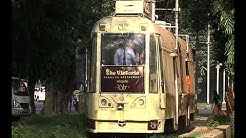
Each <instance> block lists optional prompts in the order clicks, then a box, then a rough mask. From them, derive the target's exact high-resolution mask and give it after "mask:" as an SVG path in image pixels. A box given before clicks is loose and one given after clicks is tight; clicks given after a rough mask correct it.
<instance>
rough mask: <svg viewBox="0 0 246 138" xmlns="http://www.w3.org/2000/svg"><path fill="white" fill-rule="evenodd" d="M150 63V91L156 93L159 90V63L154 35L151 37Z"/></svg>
mask: <svg viewBox="0 0 246 138" xmlns="http://www.w3.org/2000/svg"><path fill="white" fill-rule="evenodd" d="M149 64H150V76H149V78H150V83H149V88H150V92H152V93H156V92H157V63H156V42H155V39H154V36H151V37H150V56H149Z"/></svg>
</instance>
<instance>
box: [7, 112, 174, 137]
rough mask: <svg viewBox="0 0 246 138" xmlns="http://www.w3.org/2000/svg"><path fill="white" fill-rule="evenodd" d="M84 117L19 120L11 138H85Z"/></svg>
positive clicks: (41, 117)
mask: <svg viewBox="0 0 246 138" xmlns="http://www.w3.org/2000/svg"><path fill="white" fill-rule="evenodd" d="M85 124H86V117H85V116H84V115H80V114H73V115H58V116H51V117H45V116H41V115H37V116H30V117H25V118H21V119H20V120H19V121H18V122H12V134H11V135H12V138H87V137H88V136H87V133H86V130H85ZM150 138H178V136H176V135H174V134H171V135H157V134H156V135H153V136H151V137H150Z"/></svg>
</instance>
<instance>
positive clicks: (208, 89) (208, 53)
mask: <svg viewBox="0 0 246 138" xmlns="http://www.w3.org/2000/svg"><path fill="white" fill-rule="evenodd" d="M207 39H208V41H207V44H208V49H207V104H209V91H210V24H209V23H208V38H207Z"/></svg>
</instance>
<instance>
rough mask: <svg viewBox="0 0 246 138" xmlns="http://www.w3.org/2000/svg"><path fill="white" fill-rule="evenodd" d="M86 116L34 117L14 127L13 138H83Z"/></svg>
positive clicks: (84, 135)
mask: <svg viewBox="0 0 246 138" xmlns="http://www.w3.org/2000/svg"><path fill="white" fill-rule="evenodd" d="M85 124H86V120H85V116H83V115H79V114H76V115H59V116H53V117H43V116H34V117H29V118H25V119H23V120H21V121H20V122H18V123H15V124H14V125H13V126H12V137H13V138H26V137H40V138H83V137H86V132H85Z"/></svg>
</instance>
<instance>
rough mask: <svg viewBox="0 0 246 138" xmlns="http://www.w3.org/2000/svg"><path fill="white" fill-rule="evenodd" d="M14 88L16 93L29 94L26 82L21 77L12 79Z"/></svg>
mask: <svg viewBox="0 0 246 138" xmlns="http://www.w3.org/2000/svg"><path fill="white" fill-rule="evenodd" d="M12 90H13V92H14V94H15V95H21V96H28V95H29V93H28V89H27V87H26V85H25V82H23V81H21V79H12Z"/></svg>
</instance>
